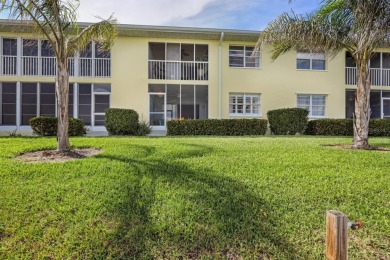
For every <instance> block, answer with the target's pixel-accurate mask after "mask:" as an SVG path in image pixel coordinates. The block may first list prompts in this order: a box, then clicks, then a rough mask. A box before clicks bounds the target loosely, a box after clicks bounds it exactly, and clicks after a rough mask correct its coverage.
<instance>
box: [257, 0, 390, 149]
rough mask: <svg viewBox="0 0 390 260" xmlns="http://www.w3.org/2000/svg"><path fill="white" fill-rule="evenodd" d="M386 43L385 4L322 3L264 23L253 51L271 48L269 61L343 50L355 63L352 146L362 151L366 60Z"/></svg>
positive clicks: (360, 0)
mask: <svg viewBox="0 0 390 260" xmlns="http://www.w3.org/2000/svg"><path fill="white" fill-rule="evenodd" d="M389 42H390V2H389V0H369V1H366V0H323V1H322V2H321V6H320V8H319V9H318V11H316V12H314V13H313V14H309V15H306V16H303V15H296V14H294V13H291V14H289V13H284V14H282V15H281V16H280V17H279V18H277V19H276V20H274V21H273V22H271V23H270V24H268V26H267V27H266V29H265V30H264V31H263V32H262V34H261V35H260V38H259V41H258V43H257V47H258V48H260V47H262V46H263V45H265V44H272V45H273V53H272V58H273V59H277V58H278V57H279V56H280V55H281V54H283V53H285V52H288V51H290V50H308V51H313V52H326V53H327V54H328V55H329V56H331V57H332V56H334V55H336V54H338V53H339V52H341V51H343V50H347V51H349V52H350V53H351V54H352V57H353V58H354V60H355V62H356V65H357V90H356V95H355V114H354V116H355V121H354V139H353V145H352V147H353V148H356V149H367V148H369V143H368V129H369V120H370V113H371V110H370V90H371V82H370V74H369V72H370V63H369V61H370V58H371V57H372V56H373V54H374V50H375V49H376V48H378V47H383V46H385V45H388V44H389Z"/></svg>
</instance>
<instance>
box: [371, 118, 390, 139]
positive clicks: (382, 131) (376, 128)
mask: <svg viewBox="0 0 390 260" xmlns="http://www.w3.org/2000/svg"><path fill="white" fill-rule="evenodd" d="M369 127H370V128H369V130H368V135H371V136H390V120H389V119H371V120H370V125H369Z"/></svg>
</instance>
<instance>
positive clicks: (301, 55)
mask: <svg viewBox="0 0 390 260" xmlns="http://www.w3.org/2000/svg"><path fill="white" fill-rule="evenodd" d="M298 60H309V63H310V68H308V69H300V68H298ZM313 60H321V61H324V66H325V67H324V69H323V70H322V69H313ZM295 62H296V64H295V67H296V69H297V70H298V71H327V69H328V64H327V60H326V54H325V53H321V52H304V51H297V53H296V58H295Z"/></svg>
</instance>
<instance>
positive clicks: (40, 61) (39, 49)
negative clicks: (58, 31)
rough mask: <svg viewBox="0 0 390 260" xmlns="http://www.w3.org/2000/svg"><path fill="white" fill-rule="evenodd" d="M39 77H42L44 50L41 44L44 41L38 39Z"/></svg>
mask: <svg viewBox="0 0 390 260" xmlns="http://www.w3.org/2000/svg"><path fill="white" fill-rule="evenodd" d="M37 44H38V57H37V59H38V76H42V51H41V50H42V48H41V44H42V40H41V39H38V43H37Z"/></svg>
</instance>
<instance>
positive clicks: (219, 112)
mask: <svg viewBox="0 0 390 260" xmlns="http://www.w3.org/2000/svg"><path fill="white" fill-rule="evenodd" d="M223 37H224V32H221V37H220V38H219V46H218V119H221V118H222V41H223Z"/></svg>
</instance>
